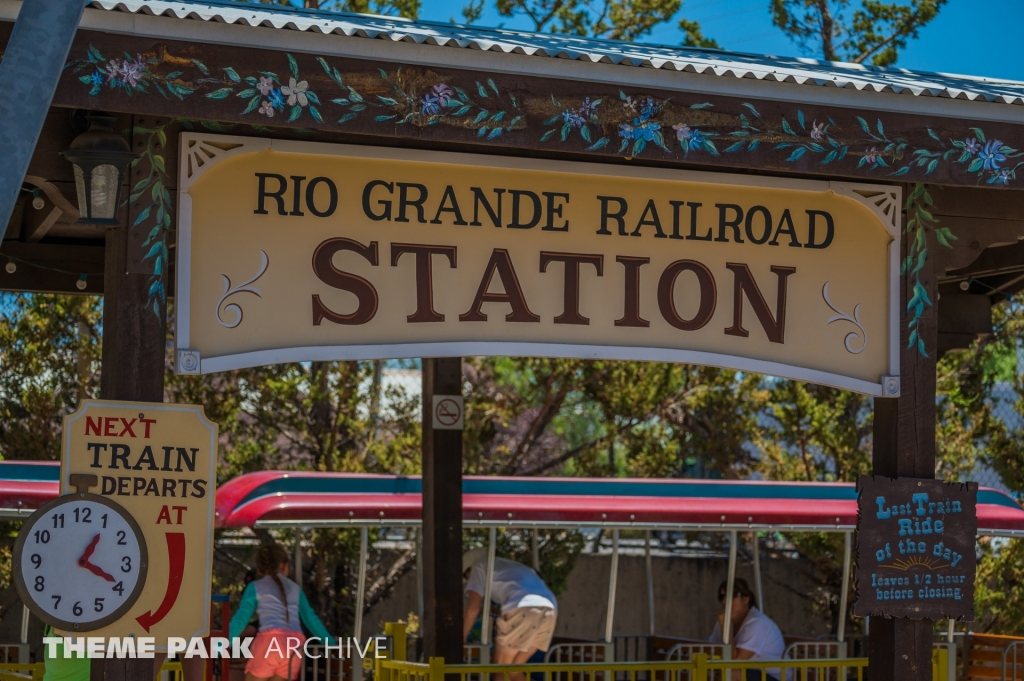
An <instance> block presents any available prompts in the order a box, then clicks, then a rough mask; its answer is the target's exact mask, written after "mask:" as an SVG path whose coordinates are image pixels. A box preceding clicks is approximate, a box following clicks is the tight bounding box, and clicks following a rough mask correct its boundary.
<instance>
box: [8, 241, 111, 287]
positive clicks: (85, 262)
mask: <svg viewBox="0 0 1024 681" xmlns="http://www.w3.org/2000/svg"><path fill="white" fill-rule="evenodd" d="M103 254H104V247H103V245H102V243H100V244H97V245H78V244H74V245H72V244H47V243H22V242H19V241H5V242H3V245H2V246H0V290H3V291H25V292H31V293H72V294H79V293H81V294H89V295H97V294H102V293H103V283H104V278H103V275H104V269H103ZM9 262H13V263H14V266H15V268H16V269H15V271H14V273H13V274H11V273H8V272H7V270H6V267H7V264H8V263H9ZM82 274H85V275H86V279H85V283H86V287H85V289H84V290H83V289H79V288H78V286H77V283H78V281H79V280H80V279H81V275H82Z"/></svg>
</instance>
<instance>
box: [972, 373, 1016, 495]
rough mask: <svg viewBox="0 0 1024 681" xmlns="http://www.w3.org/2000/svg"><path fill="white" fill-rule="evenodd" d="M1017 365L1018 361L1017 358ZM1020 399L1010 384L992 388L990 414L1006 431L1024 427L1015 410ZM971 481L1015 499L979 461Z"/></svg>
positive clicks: (995, 475) (996, 385)
mask: <svg viewBox="0 0 1024 681" xmlns="http://www.w3.org/2000/svg"><path fill="white" fill-rule="evenodd" d="M1019 363H1020V359H1019V358H1018V364H1019ZM1020 398H1021V396H1020V394H1019V393H1018V392H1017V391H1016V390H1015V388H1014V386H1013V384H1012V383H1008V382H1000V383H996V384H995V385H994V386H993V388H992V393H991V397H990V399H991V400H992V414H993V415H994V416H995V417H996V418H997V419H999V420H1000V421H1002V423H1003V425H1004V426H1006V429H1007V430H1010V431H1013V430H1017V429H1019V428H1022V427H1024V415H1022V414H1021V412H1020V410H1019V409H1018V408H1017V402H1018V400H1020ZM971 479H972V480H975V481H977V482H978V484H979V485H981V486H982V487H994V488H995V489H998V490H1001V491H1003V492H1006V493H1007V494H1009V495H1011V496H1014V497H1016V494H1014V493H1013V492H1012V491H1011V490H1010V489H1008V488H1007V487H1006V485H1005V484H1003V480H1002V478H1000V477H999V474H998V473H997V472H996V471H994V470H992V468H991V467H990V466H988V465H986V464H985V463H984V462H981V461H979V462H978V463H977V465H976V466H975V468H974V473H973V475H972V476H971Z"/></svg>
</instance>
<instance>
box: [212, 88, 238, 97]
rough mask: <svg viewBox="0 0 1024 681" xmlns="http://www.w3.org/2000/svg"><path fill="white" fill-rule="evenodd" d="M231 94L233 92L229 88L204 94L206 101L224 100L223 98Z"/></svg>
mask: <svg viewBox="0 0 1024 681" xmlns="http://www.w3.org/2000/svg"><path fill="white" fill-rule="evenodd" d="M232 92H233V90H232V89H231V88H229V87H222V88H220V89H219V90H214V91H213V92H207V93H206V98H207V99H224V98H225V97H227V96H228V95H230V94H231V93H232Z"/></svg>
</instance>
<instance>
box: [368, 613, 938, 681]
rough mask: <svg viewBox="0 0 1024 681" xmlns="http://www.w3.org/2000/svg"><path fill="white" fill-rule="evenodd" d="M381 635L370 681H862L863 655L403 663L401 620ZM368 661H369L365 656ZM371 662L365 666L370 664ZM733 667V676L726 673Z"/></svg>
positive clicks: (934, 655) (697, 655)
mask: <svg viewBox="0 0 1024 681" xmlns="http://www.w3.org/2000/svg"><path fill="white" fill-rule="evenodd" d="M384 633H385V634H386V635H387V636H389V637H391V640H392V641H394V644H393V650H391V651H382V653H386V654H387V657H386V658H383V659H375V660H372V663H373V664H372V668H373V670H374V677H375V678H374V681H445V676H446V675H452V676H455V675H457V676H458V677H459V679H460V681H497V680H496V679H494V678H493V677H492V675H497V674H500V675H502V677H505V675H507V674H523V675H525V676H526V677H527V678H529V675H531V674H543V675H544V681H638V678H640V679H641V680H642V679H646V680H647V681H733V679H732V677H733V676H740V677H741V678H742V679H743V681H746V673H747V670H756V671H758V672H760V674H759V675H758V676H761V677H762V678H765V677H766V676H767V675H768V673H769V671H770V672H771V674H772V676H775V677H776V678H779V679H780V680H781V681H853V678H854V677H855V678H856V681H863V679H864V674H865V671H866V669H867V664H868V661H867V658H848V659H827V658H826V659H804V660H791V659H786V660H756V661H754V660H744V661H736V660H720V659H711V658H709V656H708V655H707V654H703V653H695V654H694V655H693V657H692V659H690V660H685V661H684V660H680V661H672V662H588V663H578V662H573V663H568V662H566V663H543V664H520V665H496V664H486V665H485V664H446V663H445V661H444V658H439V657H435V658H430V660H429V661H427V662H425V663H420V662H407V661H406V636H405V624H402V623H388V624H386V625H385V627H384ZM951 653H952V651H951V646H948V645H945V644H939V645H936V646H935V648H934V649H933V651H932V679H933V681H955V673H954V672H952V671H951V669H952V667H951V664H952V661H953V660H954V659H955V658H953V657H952V656H951ZM367 662H370V660H367ZM370 667H371V665H369V664H368V665H367V668H370ZM731 670H736V671H737V672H739V673H738V674H735V675H733V674H731V673H730V671H731Z"/></svg>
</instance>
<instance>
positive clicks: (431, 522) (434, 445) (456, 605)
mask: <svg viewBox="0 0 1024 681" xmlns="http://www.w3.org/2000/svg"><path fill="white" fill-rule="evenodd" d="M461 394H462V358H461V357H446V358H443V359H426V358H425V359H424V360H423V610H424V613H423V649H424V656H425V657H426V658H428V659H431V658H437V657H443V658H444V660H445V662H447V663H449V664H459V663H461V662H462V431H461V430H434V428H433V418H432V405H433V396H434V395H461ZM484 607H485V608H486V607H487V606H486V604H485V606H484ZM485 621H486V620H485Z"/></svg>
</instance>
